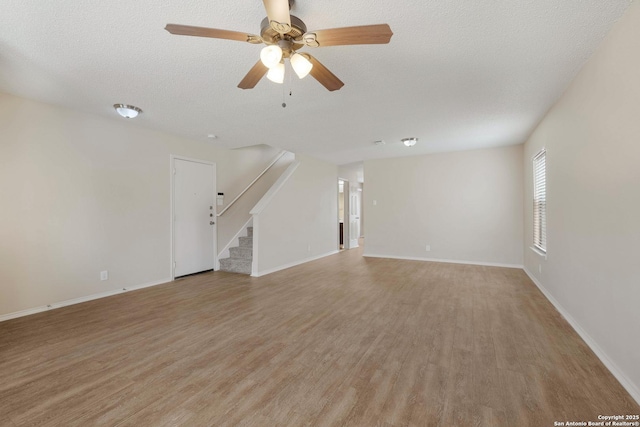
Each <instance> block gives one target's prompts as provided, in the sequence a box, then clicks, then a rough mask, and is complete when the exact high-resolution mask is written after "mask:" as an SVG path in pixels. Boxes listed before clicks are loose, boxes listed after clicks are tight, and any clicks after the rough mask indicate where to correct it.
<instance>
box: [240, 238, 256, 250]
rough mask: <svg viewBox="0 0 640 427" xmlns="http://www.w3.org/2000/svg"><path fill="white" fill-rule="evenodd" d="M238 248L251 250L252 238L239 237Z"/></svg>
mask: <svg viewBox="0 0 640 427" xmlns="http://www.w3.org/2000/svg"><path fill="white" fill-rule="evenodd" d="M239 240H240V246H241V247H243V248H253V237H240V238H239Z"/></svg>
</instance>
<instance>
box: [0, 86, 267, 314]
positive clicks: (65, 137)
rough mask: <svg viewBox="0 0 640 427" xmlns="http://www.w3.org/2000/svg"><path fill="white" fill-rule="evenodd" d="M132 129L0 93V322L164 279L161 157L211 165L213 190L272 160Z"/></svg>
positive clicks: (165, 210) (166, 206)
mask: <svg viewBox="0 0 640 427" xmlns="http://www.w3.org/2000/svg"><path fill="white" fill-rule="evenodd" d="M138 123H140V122H133V121H131V122H128V121H126V120H124V119H120V118H118V117H115V114H114V118H113V119H112V120H110V119H105V118H101V117H97V116H92V115H87V114H82V113H79V112H76V111H71V110H67V109H64V108H59V107H54V106H50V105H46V104H42V103H38V102H34V101H29V100H26V99H22V98H18V97H15V96H10V95H5V94H0V200H2V202H1V203H2V207H1V209H0V316H1V315H3V314H8V313H14V312H18V311H21V310H26V309H32V308H36V307H41V306H44V305H46V304H51V303H56V302H60V301H66V300H69V299H74V298H81V297H85V296H89V295H94V294H99V293H107V292H110V291H114V290H117V289H121V288H123V287H131V286H138V285H144V284H148V283H156V282H162V281H165V280H168V279H169V277H170V268H169V263H170V231H169V230H170V197H169V194H170V174H169V171H170V168H169V163H170V160H169V159H170V157H169V156H170V154H175V155H180V156H186V157H192V158H198V159H202V160H209V161H213V162H216V163H217V175H218V180H217V184H218V189H220V190H221V191H224V190H225V189H227V188H231V189H233V188H236V187H238V186H241V185H242V181H243V180H244V179H246V178H245V176H246V175H247V173H248V171H251V170H253V169H255V168H256V159H257V158H269V159H271V158H272V155H270V154H269V153H266V154H262V153H258V152H256V150H234V151H230V150H224V149H217V148H215V147H214V145H213V144H212V143H211V142H210V141H202V142H200V141H192V140H186V139H184V138H179V137H176V136H171V135H167V134H163V133H160V132H154V131H150V130H147V129H144V128H142V127H140V126H139V125H138ZM257 167H258V168H259V167H260V166H257ZM262 167H264V165H263V166H262ZM102 270H108V271H109V280H108V281H100V280H99V272H100V271H102Z"/></svg>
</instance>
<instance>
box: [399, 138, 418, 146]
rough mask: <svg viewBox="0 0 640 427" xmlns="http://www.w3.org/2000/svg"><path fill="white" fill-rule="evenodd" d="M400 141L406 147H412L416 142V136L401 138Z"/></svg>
mask: <svg viewBox="0 0 640 427" xmlns="http://www.w3.org/2000/svg"><path fill="white" fill-rule="evenodd" d="M401 141H402V143H403V144H404V145H405V146H407V147H413V146H414V145H416V142H418V138H402V139H401Z"/></svg>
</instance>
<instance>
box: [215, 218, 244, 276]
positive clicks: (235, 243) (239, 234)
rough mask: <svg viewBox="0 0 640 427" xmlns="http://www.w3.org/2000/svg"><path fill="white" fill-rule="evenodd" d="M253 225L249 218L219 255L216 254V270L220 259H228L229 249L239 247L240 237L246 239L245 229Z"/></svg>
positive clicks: (218, 268) (218, 267)
mask: <svg viewBox="0 0 640 427" xmlns="http://www.w3.org/2000/svg"><path fill="white" fill-rule="evenodd" d="M252 225H253V216H252V217H250V218H249V220H248V221H247V222H246V223H244V225H243V226H242V227H241V228H240V230H238V232H237V233H236V234H235V235H234V236H233V238H232V239H231V240H230V241H229V243H227V245H226V246H225V247H224V248H222V250H221V251H220V253H218V257H217V258H216V268H215V269H216V270H220V259H222V258H229V257H230V256H231V253H230V252H229V248H232V247H235V246H240V237H247V235H248V233H247V227H251V226H252Z"/></svg>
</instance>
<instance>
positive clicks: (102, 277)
mask: <svg viewBox="0 0 640 427" xmlns="http://www.w3.org/2000/svg"><path fill="white" fill-rule="evenodd" d="M108 279H109V272H108V271H107V270H105V271H101V272H100V280H108Z"/></svg>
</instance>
